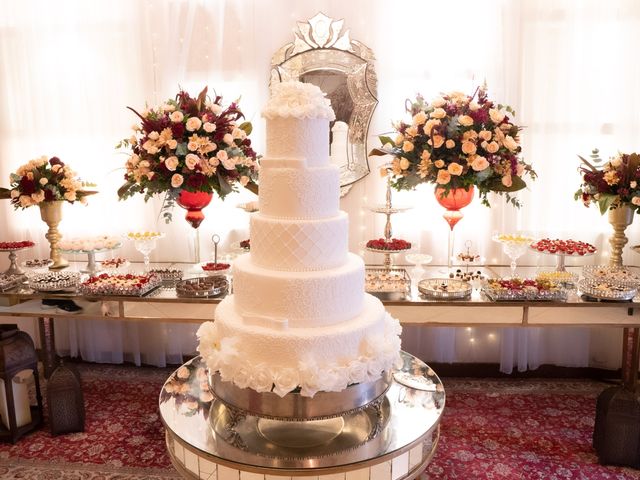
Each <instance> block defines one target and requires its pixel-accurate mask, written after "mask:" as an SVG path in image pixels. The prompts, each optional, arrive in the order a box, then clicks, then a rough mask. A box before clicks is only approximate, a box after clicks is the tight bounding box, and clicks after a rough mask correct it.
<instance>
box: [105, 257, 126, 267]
mask: <svg viewBox="0 0 640 480" xmlns="http://www.w3.org/2000/svg"><path fill="white" fill-rule="evenodd" d="M130 265H131V263H130V262H129V260H127V259H126V258H120V257H115V258H107V259H106V260H102V261H100V266H101V267H102V268H103V269H106V270H118V269H124V268H127V267H128V266H130Z"/></svg>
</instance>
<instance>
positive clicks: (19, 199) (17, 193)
mask: <svg viewBox="0 0 640 480" xmlns="http://www.w3.org/2000/svg"><path fill="white" fill-rule="evenodd" d="M9 178H10V182H11V185H10V188H9V189H8V190H9V196H10V198H11V203H12V204H13V206H14V207H15V208H16V209H18V208H27V207H31V206H32V205H39V204H41V203H42V202H53V201H59V200H60V201H67V202H69V203H74V202H76V201H80V202H82V203H85V202H86V199H85V197H86V196H87V195H90V194H91V193H94V192H87V191H85V190H83V183H82V182H81V181H80V179H79V178H77V177H76V173H75V172H74V171H73V170H71V168H70V167H69V166H68V165H65V164H64V162H62V161H61V160H60V159H59V158H58V157H51V158H47V157H46V156H42V157H39V158H36V159H33V160H30V161H29V162H28V163H26V164H24V165H22V166H20V167H19V168H18V170H17V171H16V172H15V173H12V174H11V175H10V177H9Z"/></svg>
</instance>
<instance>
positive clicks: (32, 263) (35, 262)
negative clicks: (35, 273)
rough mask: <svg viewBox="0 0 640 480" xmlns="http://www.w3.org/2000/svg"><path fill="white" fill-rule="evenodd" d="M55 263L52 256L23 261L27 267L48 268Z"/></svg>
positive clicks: (23, 264)
mask: <svg viewBox="0 0 640 480" xmlns="http://www.w3.org/2000/svg"><path fill="white" fill-rule="evenodd" d="M52 263H53V260H51V259H50V258H34V259H31V260H25V261H24V262H22V266H23V267H25V268H46V267H48V266H49V265H51V264H52Z"/></svg>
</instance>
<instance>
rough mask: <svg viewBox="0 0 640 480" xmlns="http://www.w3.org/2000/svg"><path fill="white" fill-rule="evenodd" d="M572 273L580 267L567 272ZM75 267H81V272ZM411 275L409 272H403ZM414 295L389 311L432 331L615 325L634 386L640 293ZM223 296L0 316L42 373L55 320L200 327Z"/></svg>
mask: <svg viewBox="0 0 640 480" xmlns="http://www.w3.org/2000/svg"><path fill="white" fill-rule="evenodd" d="M142 268H143V265H142V264H140V263H138V264H132V266H131V269H130V270H134V271H135V270H136V269H137V270H142ZM151 268H170V269H182V270H184V271H185V278H186V277H188V276H190V275H195V274H194V270H193V265H191V264H167V263H165V264H152V265H151ZM441 268H442V267H438V266H429V267H426V268H425V269H423V271H422V274H421V275H422V276H424V277H438V276H442V274H440V273H438V271H439V269H441ZM478 268H479V269H480V270H481V271H482V272H483V274H485V275H486V276H488V277H503V276H505V277H506V276H508V275H509V271H510V269H509V266H506V265H503V266H495V265H494V266H483V267H474V270H477V269H478ZM567 269H568V270H573V271H575V272H576V273H579V272H580V268H579V267H567ZM78 270H79V268H78ZM408 271H409V273H410V274H411V273H412V271H411V268H409V269H408ZM535 272H536V268H535V267H518V273H519V274H520V275H521V276H523V277H524V276H527V275H535ZM412 280H413V281H412V287H411V291H410V292H409V293H408V294H407V295H406V298H405V299H403V300H383V303H384V304H385V306H386V308H387V310H388V311H389V312H390V313H391V314H392V315H393V316H395V317H396V318H398V319H399V320H400V322H401V323H402V324H404V325H430V326H453V327H468V326H471V327H474V326H495V327H545V326H574V327H585V326H587V327H596V326H606V327H616V328H623V329H624V337H623V357H622V358H623V365H622V367H623V381H624V383H625V385H626V386H627V387H628V388H629V389H635V386H636V383H637V373H636V369H634V368H632V366H633V365H638V358H639V357H638V351H639V341H640V339H639V337H640V335H639V333H640V313H639V312H640V295H638V296H636V297H635V298H633V299H632V300H631V301H625V302H606V301H592V300H589V299H586V298H584V297H583V296H581V295H580V294H579V292H576V291H575V290H573V291H570V292H569V294H568V297H567V300H566V301H546V302H541V301H528V300H527V301H509V302H495V301H491V300H490V299H488V298H487V297H486V296H485V295H484V294H483V293H482V292H481V291H480V290H478V289H473V292H472V294H471V296H470V297H469V298H467V299H459V300H434V299H428V298H426V297H425V296H424V295H422V294H420V293H419V292H418V290H417V288H416V284H417V281H416V280H417V279H412ZM44 298H63V299H72V300H76V301H79V302H82V306H83V311H82V312H80V313H76V314H70V313H67V312H59V311H43V310H42V308H41V301H42V299H44ZM221 299H222V297H216V298H186V297H179V296H178V295H177V294H176V291H175V288H173V287H171V286H162V287H160V288H157V289H155V290H153V291H151V292H150V293H148V294H146V295H144V296H141V297H135V296H111V295H110V296H101V297H88V296H83V295H80V294H78V293H55V294H54V293H41V292H35V291H33V290H31V289H29V288H28V287H27V286H24V285H23V286H20V287H18V288H15V289H12V290H8V291H6V292H2V293H0V316H5V317H31V318H38V320H39V327H40V335H41V339H42V348H43V352H44V354H45V355H44V356H45V374H46V375H48V372H50V371H51V370H52V367H53V366H55V348H54V344H55V336H54V328H53V327H54V319H55V318H74V319H77V320H92V319H97V318H99V319H103V320H110V319H111V320H127V321H165V322H166V321H170V322H173V323H202V322H203V321H205V320H211V319H212V318H213V314H214V311H215V306H216V305H217V304H218V303H219V302H220V300H221ZM104 305H109V306H110V313H109V316H105V315H104V309H103V307H104Z"/></svg>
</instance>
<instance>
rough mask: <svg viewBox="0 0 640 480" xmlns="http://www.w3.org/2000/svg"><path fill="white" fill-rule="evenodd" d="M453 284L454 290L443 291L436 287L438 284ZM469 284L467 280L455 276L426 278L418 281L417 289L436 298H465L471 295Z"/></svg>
mask: <svg viewBox="0 0 640 480" xmlns="http://www.w3.org/2000/svg"><path fill="white" fill-rule="evenodd" d="M443 284H444V285H447V286H455V287H457V289H456V291H453V292H443V291H441V290H438V289H437V288H436V287H438V286H440V285H443ZM472 290H473V289H472V288H471V285H470V284H469V283H468V282H465V281H462V280H458V279H455V278H428V279H425V280H420V281H419V282H418V291H420V293H422V294H423V295H425V296H427V297H429V298H435V299H438V300H453V299H460V298H466V297H468V296H469V295H471V291H472Z"/></svg>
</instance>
